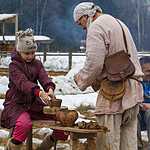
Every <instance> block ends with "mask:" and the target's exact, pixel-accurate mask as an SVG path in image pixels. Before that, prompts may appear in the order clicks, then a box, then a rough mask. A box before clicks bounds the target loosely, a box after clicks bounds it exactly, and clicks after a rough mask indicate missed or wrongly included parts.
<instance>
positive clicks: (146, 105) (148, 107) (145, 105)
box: [142, 103, 150, 110]
mask: <svg viewBox="0 0 150 150" xmlns="http://www.w3.org/2000/svg"><path fill="white" fill-rule="evenodd" d="M142 108H143V109H144V110H147V109H150V104H149V103H143V107H142Z"/></svg>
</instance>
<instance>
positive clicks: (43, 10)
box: [39, 0, 47, 34]
mask: <svg viewBox="0 0 150 150" xmlns="http://www.w3.org/2000/svg"><path fill="white" fill-rule="evenodd" d="M46 6H47V0H45V1H44V5H43V8H42V12H41V20H40V31H39V34H42V28H43V19H44V13H45V10H46Z"/></svg>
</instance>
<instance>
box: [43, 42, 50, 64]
mask: <svg viewBox="0 0 150 150" xmlns="http://www.w3.org/2000/svg"><path fill="white" fill-rule="evenodd" d="M48 50H49V44H47V45H46V48H45V49H44V56H43V63H44V62H45V61H46V55H47V51H48Z"/></svg>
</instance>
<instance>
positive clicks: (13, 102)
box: [1, 29, 67, 150]
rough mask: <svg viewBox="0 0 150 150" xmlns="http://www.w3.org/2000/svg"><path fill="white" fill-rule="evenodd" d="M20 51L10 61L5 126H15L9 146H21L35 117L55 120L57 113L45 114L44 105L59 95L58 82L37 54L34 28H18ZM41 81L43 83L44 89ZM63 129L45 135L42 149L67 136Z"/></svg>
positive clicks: (11, 149) (15, 148) (13, 148)
mask: <svg viewBox="0 0 150 150" xmlns="http://www.w3.org/2000/svg"><path fill="white" fill-rule="evenodd" d="M16 36H17V43H16V51H15V52H14V53H13V54H12V58H11V59H12V62H11V63H10V65H9V85H8V87H9V89H8V91H7V92H6V98H5V101H4V104H3V105H4V110H3V111H2V115H1V126H2V127H5V128H8V129H10V128H13V132H12V135H11V138H10V139H9V140H8V143H7V149H8V150H21V149H22V143H23V142H24V141H25V140H26V138H27V135H28V132H29V131H30V129H31V127H32V120H39V119H48V120H50V119H51V120H55V116H54V115H46V114H43V106H45V105H48V103H49V101H50V100H52V99H54V98H55V95H54V90H55V84H54V83H53V82H52V80H51V79H50V78H49V77H48V75H47V73H46V71H45V69H44V67H43V65H42V63H41V61H40V60H37V59H36V58H35V52H36V50H37V44H36V42H35V40H34V36H33V31H32V29H27V30H25V31H19V32H17V35H16ZM38 81H39V83H40V84H41V86H42V87H43V89H40V86H39V85H38ZM66 138H67V136H66V135H64V133H63V132H62V131H58V130H54V131H53V133H52V135H49V136H47V137H45V138H44V140H43V142H42V143H41V145H40V146H39V147H38V150H44V149H45V150H46V149H50V148H51V147H52V146H53V145H54V141H55V140H57V139H66Z"/></svg>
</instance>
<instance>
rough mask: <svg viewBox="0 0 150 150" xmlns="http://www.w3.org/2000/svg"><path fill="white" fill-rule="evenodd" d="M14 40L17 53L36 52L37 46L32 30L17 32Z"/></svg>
mask: <svg viewBox="0 0 150 150" xmlns="http://www.w3.org/2000/svg"><path fill="white" fill-rule="evenodd" d="M16 38H17V42H16V50H17V51H18V52H32V51H35V50H37V44H36V42H35V40H34V36H33V30H32V29H31V28H28V29H26V30H25V31H19V32H17V33H16Z"/></svg>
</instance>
